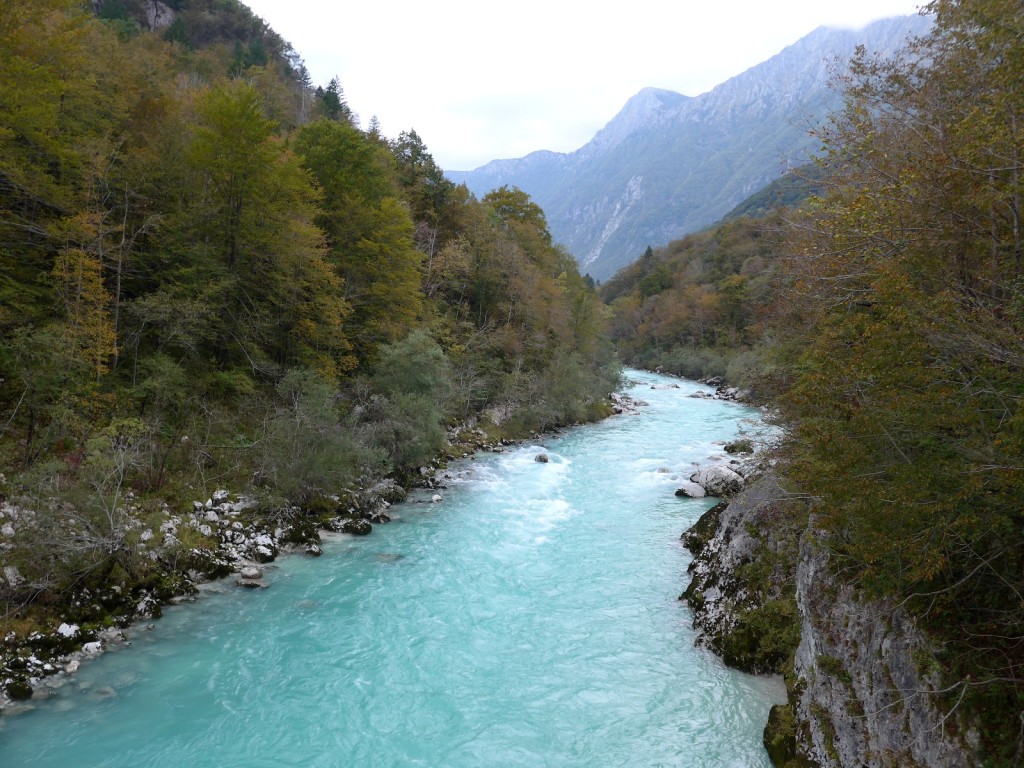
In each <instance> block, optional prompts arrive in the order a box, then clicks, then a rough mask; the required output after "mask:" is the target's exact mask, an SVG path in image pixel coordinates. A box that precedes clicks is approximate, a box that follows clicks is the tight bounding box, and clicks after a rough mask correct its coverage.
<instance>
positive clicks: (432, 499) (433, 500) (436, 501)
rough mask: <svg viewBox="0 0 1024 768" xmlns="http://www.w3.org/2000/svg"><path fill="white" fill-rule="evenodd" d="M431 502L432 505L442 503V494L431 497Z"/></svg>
mask: <svg viewBox="0 0 1024 768" xmlns="http://www.w3.org/2000/svg"><path fill="white" fill-rule="evenodd" d="M430 501H431V503H432V504H437V503H438V502H439V501H441V494H440V493H435V494H434V495H433V496H431V497H430Z"/></svg>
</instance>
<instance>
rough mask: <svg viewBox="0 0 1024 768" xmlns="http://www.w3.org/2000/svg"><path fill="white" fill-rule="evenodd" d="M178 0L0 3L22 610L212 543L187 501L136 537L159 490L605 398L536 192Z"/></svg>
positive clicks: (178, 565) (252, 29)
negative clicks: (475, 192) (503, 181)
mask: <svg viewBox="0 0 1024 768" xmlns="http://www.w3.org/2000/svg"><path fill="white" fill-rule="evenodd" d="M169 5H170V6H171V7H172V9H173V10H174V11H175V18H174V21H173V23H172V24H171V25H170V26H169V27H167V28H166V29H165V30H163V31H162V32H156V33H154V32H147V31H144V30H145V29H146V28H147V25H148V20H147V17H146V7H147V6H148V3H143V2H142V0H116V1H115V0H110V2H107V3H103V4H101V6H100V12H101V14H102V15H103V16H105V17H106V18H104V19H97V18H94V17H93V16H91V15H90V14H89V13H87V12H85V10H84V9H83V8H82V7H80V6H81V4H80V3H78V2H72V0H66V1H65V0H28V1H27V2H24V3H13V4H12V3H7V4H4V5H2V6H0V48H2V50H3V51H4V55H3V56H0V92H2V94H3V97H2V98H0V412H2V413H3V416H2V418H0V425H2V426H0V464H2V466H3V467H4V469H5V473H4V479H3V480H2V481H0V482H3V483H4V489H3V493H4V496H5V498H11V499H14V500H15V501H16V503H18V504H19V505H21V506H23V507H24V508H26V509H30V510H32V511H33V512H34V513H35V517H34V518H33V520H34V521H35V524H33V525H31V526H29V525H19V526H18V534H17V540H16V541H15V542H14V546H13V547H12V548H11V549H9V550H7V551H6V552H5V562H8V561H9V562H11V563H12V564H15V565H16V566H17V567H18V568H19V570H20V572H21V573H22V574H23V575H24V577H25V580H24V582H22V583H20V584H18V585H10V584H6V582H5V583H4V586H3V588H2V592H0V600H2V601H4V606H3V607H4V608H5V609H6V612H5V616H6V617H7V619H8V620H9V621H13V622H21V623H17V626H18V627H19V628H21V627H28V626H32V622H34V621H39V620H42V619H46V620H48V619H49V618H52V617H49V616H48V611H50V610H51V608H50V607H46V606H64V607H66V605H65V604H66V602H67V595H68V594H71V592H70V591H69V590H73V589H74V588H75V587H77V586H80V585H83V584H88V585H92V586H96V587H106V586H109V585H112V584H124V585H125V589H124V590H123V594H124V595H125V600H127V599H128V596H129V595H130V593H131V590H134V589H147V590H156V591H157V592H159V593H160V594H163V593H164V592H166V591H167V589H170V588H171V587H169V586H168V585H175V584H177V585H179V586H180V584H181V579H180V578H179V576H176V575H175V574H179V575H180V573H183V572H184V571H186V570H189V569H198V570H200V571H202V572H211V573H220V572H221V571H222V569H223V567H224V564H223V563H221V562H219V561H218V560H217V558H216V556H215V554H214V552H213V548H214V544H213V542H211V541H209V540H208V539H206V538H205V537H203V536H202V535H201V534H200V533H199V532H197V531H195V530H193V529H191V528H190V529H188V530H181V531H180V542H179V545H177V546H170V545H168V546H161V548H160V552H161V555H160V557H161V559H160V560H159V562H158V563H154V561H153V560H152V559H151V558H150V557H149V554H150V553H151V552H152V551H153V550H150V551H148V552H145V553H144V552H143V549H144V547H143V542H142V539H141V533H142V529H141V528H140V527H139V526H140V525H143V524H145V525H147V526H148V527H149V528H151V529H154V530H155V529H156V527H158V526H159V521H160V520H161V519H162V517H163V515H162V513H161V512H156V511H155V510H156V508H157V507H158V506H159V504H160V503H161V502H163V501H167V502H169V503H170V504H171V505H172V506H176V505H180V504H182V503H188V502H190V501H191V500H192V499H194V498H195V495H196V493H197V492H203V491H212V490H213V489H214V488H224V487H227V488H230V489H232V490H233V491H237V492H240V493H243V492H244V493H249V494H254V495H257V496H259V497H260V498H262V499H264V500H265V501H266V507H267V510H265V511H264V512H261V513H259V514H269V515H277V516H278V517H280V514H279V512H280V510H282V509H285V508H287V507H288V505H291V504H296V503H297V504H307V505H311V506H316V505H315V503H313V500H314V499H323V498H325V497H327V496H329V495H333V494H336V493H345V492H349V493H355V492H356V489H359V488H365V487H366V486H367V485H369V484H372V483H373V482H376V481H377V480H378V479H380V478H381V476H382V475H385V474H387V473H389V472H404V471H406V470H407V469H409V468H415V467H418V466H420V465H421V464H424V463H427V462H429V461H431V460H433V459H434V458H435V457H437V456H438V455H440V454H441V453H442V451H443V449H444V447H445V443H446V429H447V427H449V426H453V422H454V421H455V420H456V419H458V420H463V421H466V422H472V421H473V420H475V419H478V418H480V416H481V414H482V413H483V412H484V411H487V410H488V409H490V410H491V411H492V412H493V413H494V414H499V413H500V417H499V419H504V420H506V421H507V422H509V423H515V424H516V428H517V429H518V430H522V431H531V430H533V429H537V428H541V427H544V426H551V425H554V424H558V423H567V422H572V421H577V420H580V419H583V418H589V417H592V416H594V415H595V414H597V413H599V412H600V410H601V402H602V398H604V396H605V395H607V393H608V392H609V391H610V390H611V388H612V387H613V386H614V384H615V382H616V380H617V376H618V367H617V365H616V363H615V362H614V360H613V358H612V357H611V354H610V350H609V348H608V346H607V344H605V343H604V342H603V341H602V339H601V333H602V329H603V325H602V312H601V308H600V304H599V301H598V299H597V297H596V295H595V294H594V292H593V284H592V282H588V281H587V280H586V279H584V278H582V277H580V275H579V273H578V272H577V270H576V266H575V263H574V262H573V260H572V259H571V257H570V256H569V255H568V254H567V253H566V252H565V251H563V250H560V249H558V248H555V247H552V245H551V243H550V236H549V235H548V234H547V230H546V224H545V222H544V219H543V214H542V213H541V212H540V210H539V208H537V207H536V205H535V204H533V203H532V202H531V201H530V200H529V199H528V198H527V197H525V196H524V195H522V194H521V193H519V194H518V195H517V196H516V198H515V201H516V205H517V206H518V210H519V211H520V212H526V213H528V214H529V215H523V216H519V217H518V218H516V217H515V216H514V215H513V213H514V212H513V211H511V209H509V210H506V209H504V208H503V209H502V213H501V215H499V213H498V212H497V211H496V210H495V209H494V208H492V207H491V206H490V205H488V204H485V203H482V202H479V201H477V200H475V199H474V198H473V197H472V196H471V195H469V193H468V192H467V191H466V189H465V188H464V187H456V186H455V185H453V184H452V183H451V182H450V181H448V180H447V179H445V178H444V175H443V173H442V171H441V169H440V168H439V167H438V166H437V165H436V163H435V162H434V161H433V158H432V157H431V156H430V153H429V152H428V151H427V149H426V147H425V145H424V144H423V142H422V140H421V139H420V138H419V136H417V135H416V133H415V132H413V131H410V132H407V133H403V134H401V135H400V137H399V139H398V140H396V141H395V142H388V141H386V140H384V139H383V138H382V137H381V136H380V133H379V130H377V129H376V128H374V127H373V126H371V129H370V131H368V132H366V133H364V132H362V131H360V130H359V129H358V128H357V127H356V125H355V123H354V116H353V115H352V113H351V111H350V110H349V109H348V107H347V105H346V104H345V101H344V94H343V93H342V91H341V86H340V84H339V83H338V82H337V81H336V80H335V81H332V82H331V83H330V84H329V85H328V86H327V87H326V88H323V89H320V91H319V98H317V91H316V90H315V89H314V87H313V84H312V82H311V80H310V79H309V76H308V72H307V71H305V68H304V67H303V66H302V64H301V59H299V58H298V57H297V55H296V54H295V52H294V51H292V50H291V49H290V47H289V46H287V44H286V43H284V42H283V41H282V40H281V39H280V38H279V37H278V36H277V35H276V34H274V33H273V32H272V31H271V30H269V28H268V27H266V25H265V24H264V23H263V22H262V20H260V19H258V18H256V17H255V16H253V14H252V13H251V11H249V10H248V9H247V8H245V7H244V6H243V5H241V4H240V3H238V2H236V1H235V0H175V1H174V2H171V3H169ZM140 30H143V31H140ZM128 32H131V34H128ZM240 75H244V77H239V76H240ZM503 215H504V216H505V217H506V219H503V218H502V216H503ZM271 510H274V511H271ZM254 514H257V513H254ZM282 519H283V518H282ZM306 522H309V521H308V520H307V521H306ZM306 528H308V526H306ZM306 528H303V529H302V530H299V531H298V532H297V533H296V534H295V535H296V536H299V537H300V538H302V539H304V540H305V539H309V538H311V537H310V536H309V531H308V530H306ZM314 533H315V531H314ZM43 541H45V542H46V545H45V546H40V542H43ZM143 554H145V556H143ZM174 588H178V587H174ZM126 605H127V603H125V604H124V605H120V604H119V605H118V606H116V607H115V606H113V605H112V606H108V608H107V610H108V611H109V612H110V613H107V614H105V615H96V616H90V617H89V621H93V622H94V623H96V624H97V625H98V624H100V623H101V622H104V621H109V622H110V623H114V621H115V615H114V613H113V611H115V609H116V611H117V612H118V613H117V614H116V615H117V616H121V615H122V614H124V612H125V611H126V610H127V609H126V607H125V606H126ZM29 617H31V618H29ZM118 620H120V619H118Z"/></svg>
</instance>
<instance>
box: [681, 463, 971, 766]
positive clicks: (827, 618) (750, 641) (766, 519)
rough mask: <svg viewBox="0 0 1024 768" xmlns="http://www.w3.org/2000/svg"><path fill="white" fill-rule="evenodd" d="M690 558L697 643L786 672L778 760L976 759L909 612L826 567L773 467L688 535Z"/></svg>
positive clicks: (773, 748)
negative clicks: (861, 591)
mask: <svg viewBox="0 0 1024 768" xmlns="http://www.w3.org/2000/svg"><path fill="white" fill-rule="evenodd" d="M682 540H683V543H684V544H685V545H686V546H687V547H688V548H689V549H690V550H691V552H693V554H694V560H693V561H692V563H691V565H690V568H689V570H690V573H691V574H692V577H693V578H692V581H691V583H690V585H689V587H687V589H686V591H685V592H684V593H683V595H682V596H681V598H680V599H683V600H686V601H687V602H688V603H689V605H690V606H691V608H692V609H693V613H694V626H695V627H696V628H697V629H699V630H700V638H699V641H698V642H699V643H700V644H702V645H705V646H706V647H708V648H710V649H712V650H713V651H715V652H716V653H718V654H720V655H721V656H722V658H723V659H724V660H725V662H726V663H727V664H729V665H731V666H734V667H737V668H739V669H743V670H746V671H750V672H777V673H781V674H782V675H783V676H784V677H785V680H786V685H787V691H788V701H787V703H786V704H782V705H778V706H776V707H775V708H774V709H773V710H772V713H771V717H770V718H769V722H768V725H767V726H766V728H765V736H764V740H765V746H766V748H767V749H768V752H769V754H770V756H771V758H772V761H773V762H774V764H775V765H776V766H779V767H780V768H783V767H784V768H808V767H810V766H816V767H818V768H842V767H845V766H872V767H875V766H878V767H882V766H886V767H888V766H892V767H893V768H895V767H896V766H900V767H901V768H902V767H903V766H921V767H922V768H924V767H925V766H927V767H928V768H954V767H956V768H959V767H961V766H965V767H966V766H975V765H979V764H980V763H979V761H978V759H977V731H976V730H975V729H974V728H973V727H972V725H971V723H968V722H963V721H962V720H961V718H960V717H959V715H958V713H957V712H956V711H955V707H954V704H955V702H946V701H945V700H944V699H942V698H941V696H940V693H941V692H940V691H939V675H938V670H937V668H936V662H935V660H934V655H935V654H934V651H935V649H933V648H932V647H931V646H930V644H929V642H928V640H927V638H926V637H925V636H924V635H923V634H922V633H921V632H920V631H919V629H918V628H917V626H916V625H915V622H914V620H913V618H912V617H911V616H910V615H909V614H908V613H907V612H906V610H904V609H903V608H902V607H901V606H900V605H898V604H895V603H893V602H891V601H885V600H872V599H869V598H867V597H866V596H864V595H862V594H859V593H858V592H857V590H856V589H855V588H854V587H853V586H852V585H850V584H845V583H844V582H843V581H842V579H841V578H840V577H838V576H837V575H836V574H835V573H834V572H833V569H832V568H830V563H829V554H828V546H827V541H825V540H823V539H822V535H821V534H820V533H819V532H818V531H817V529H816V528H815V525H814V517H813V514H812V509H811V507H810V505H809V504H807V503H806V502H805V501H803V500H800V499H795V498H792V497H791V496H790V495H789V494H787V493H786V492H785V491H784V489H783V488H782V487H781V486H780V484H779V482H778V480H777V478H776V477H775V475H774V474H773V473H771V472H766V473H764V474H763V475H761V476H760V477H758V478H756V479H755V480H753V481H752V482H751V483H749V484H748V485H747V487H746V488H745V489H744V490H742V491H741V492H739V493H737V494H736V495H734V496H733V497H731V498H729V499H728V500H726V501H723V502H722V503H721V504H719V505H717V506H715V507H713V508H711V509H710V510H708V512H706V513H705V514H704V515H703V516H702V517H701V518H700V520H699V521H698V522H697V524H696V525H694V526H693V527H692V528H690V529H689V530H688V531H686V532H685V533H684V534H683V536H682Z"/></svg>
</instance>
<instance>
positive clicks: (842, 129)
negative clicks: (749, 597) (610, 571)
mask: <svg viewBox="0 0 1024 768" xmlns="http://www.w3.org/2000/svg"><path fill="white" fill-rule="evenodd" d="M930 9H931V10H932V11H934V12H935V13H936V23H935V26H934V29H933V31H932V32H931V33H930V34H929V35H928V36H926V37H925V38H924V39H922V40H919V41H917V42H915V43H914V44H913V45H912V47H911V49H910V52H909V54H907V55H905V56H903V57H897V58H894V59H889V60H881V61H879V60H876V59H873V58H871V57H868V56H867V55H866V54H864V52H863V51H862V52H860V53H859V54H858V55H857V56H856V57H855V59H854V60H853V62H852V64H851V73H850V75H849V77H848V78H847V80H846V83H845V86H846V107H845V109H844V110H843V111H842V112H841V113H839V114H838V115H837V116H836V118H835V119H834V120H833V122H832V123H831V125H829V126H827V127H826V129H825V130H824V131H823V132H822V135H821V138H822V140H823V142H824V146H825V148H826V150H827V152H826V154H825V156H824V158H823V163H824V165H825V167H826V169H827V171H828V172H829V180H828V182H827V184H826V193H825V195H824V199H823V201H822V202H821V203H820V205H818V206H817V207H816V208H815V209H814V211H813V212H812V214H811V217H810V219H809V220H808V221H807V222H806V223H805V225H804V226H803V227H802V228H801V229H799V230H798V231H797V232H796V233H795V235H794V241H793V245H792V248H793V253H794V256H793V259H792V260H791V261H790V262H789V266H790V269H791V270H792V272H793V275H794V277H793V284H792V293H791V296H790V298H789V304H790V306H791V307H793V308H799V309H793V310H792V311H791V312H790V314H789V318H790V319H791V320H799V321H800V322H802V323H803V324H804V325H803V330H802V334H798V341H799V346H800V347H801V349H802V354H800V355H799V358H798V361H797V365H798V368H797V372H796V375H795V377H794V381H793V385H792V387H791V389H790V390H789V391H788V393H787V395H786V397H785V399H784V404H785V407H786V409H787V412H788V414H789V415H790V417H791V418H792V420H793V421H792V423H793V425H794V435H793V440H792V441H791V449H792V452H793V463H792V468H791V472H792V476H793V478H794V479H795V480H797V481H798V482H799V484H800V487H801V489H802V491H803V492H805V493H808V494H811V495H813V496H815V497H818V498H819V499H820V500H821V502H822V503H821V509H822V515H821V522H822V523H824V524H825V525H826V526H827V528H828V529H829V530H830V531H831V533H832V536H831V537H830V539H829V541H830V542H831V546H832V548H833V551H834V561H835V562H838V563H839V564H840V565H841V566H842V567H843V568H844V569H845V570H846V572H847V574H850V575H853V574H855V575H856V578H857V579H858V581H859V583H861V584H862V585H864V586H866V587H868V588H870V589H873V590H877V591H880V592H885V593H892V592H895V593H897V594H899V595H901V596H903V597H904V598H905V599H906V600H907V601H908V602H909V603H910V604H911V605H916V606H917V607H918V608H919V609H920V610H921V611H922V613H923V614H924V615H925V616H926V617H927V619H926V624H927V626H929V627H930V628H931V629H932V630H933V631H935V632H936V633H938V634H940V635H941V637H942V639H943V640H944V641H945V642H947V643H948V645H947V651H946V656H945V658H944V661H945V665H946V669H947V670H948V672H949V674H950V676H951V678H952V679H951V680H950V681H949V684H950V686H951V688H950V690H951V691H954V692H955V694H956V695H957V696H958V697H959V698H960V699H962V700H963V701H964V702H966V703H967V704H968V705H971V706H974V707H975V708H976V709H977V710H983V711H984V722H985V723H986V726H987V727H988V728H989V729H990V738H992V741H991V742H990V744H989V746H990V748H991V750H992V753H993V755H994V756H996V757H998V758H999V759H1004V760H1010V761H1011V762H1014V760H1016V761H1019V760H1020V757H1021V755H1024V741H1021V739H1020V736H1019V719H1018V717H1017V713H1018V712H1019V709H1020V706H1019V701H1020V698H1019V697H1020V695H1021V689H1022V688H1021V682H1020V681H1021V680H1022V679H1024V655H1022V653H1021V649H1022V648H1024V602H1022V601H1021V594H1024V579H1022V576H1021V574H1022V573H1024V571H1022V566H1024V561H1022V552H1024V539H1022V537H1021V533H1020V531H1021V530H1022V525H1024V516H1022V514H1021V508H1020V504H1019V499H1020V496H1021V494H1022V493H1024V469H1022V468H1024V453H1022V440H1021V439H1020V425H1021V424H1022V421H1024V408H1022V405H1024V390H1022V389H1021V387H1020V381H1021V376H1022V374H1024V342H1022V341H1021V340H1022V339H1024V325H1022V315H1021V313H1020V312H1019V311H1018V310H1017V307H1019V306H1021V299H1020V296H1021V288H1022V280H1021V277H1022V275H1021V268H1022V265H1021V258H1020V226H1019V196H1020V191H1021V189H1020V182H1019V178H1020V171H1021V162H1020V154H1019V148H1020V133H1019V128H1018V126H1019V125H1021V122H1020V120H1021V119H1022V118H1024V93H1022V91H1021V89H1020V87H1019V83H1020V78H1021V76H1022V74H1024V44H1022V42H1021V41H1022V39H1024V38H1022V37H1021V35H1020V30H1021V23H1020V12H1019V11H1020V9H1019V4H1017V3H1013V2H1004V0H962V1H961V2H955V1H953V0H940V2H936V3H933V4H932V5H931V6H930ZM865 482H867V483H868V484H869V485H868V486H867V487H866V488H865V485H864V484H865ZM933 618H938V620H937V621H932V619H933ZM1005 713H1011V714H1010V715H1007V714H1005ZM1000 729H1005V730H1003V731H1002V733H1001V734H1000V733H999V732H1000ZM1011 733H1012V734H1013V736H1010V734H1011ZM992 734H996V735H995V736H992ZM1004 750H1005V751H1004ZM1014 756H1015V758H1014Z"/></svg>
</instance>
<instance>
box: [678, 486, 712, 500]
mask: <svg viewBox="0 0 1024 768" xmlns="http://www.w3.org/2000/svg"><path fill="white" fill-rule="evenodd" d="M676 496H688V497H690V498H691V499H703V498H704V497H705V496H707V493H706V492H705V491H704V487H703V486H701V485H698V484H697V483H683V484H682V485H680V486H679V488H677V489H676Z"/></svg>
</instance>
